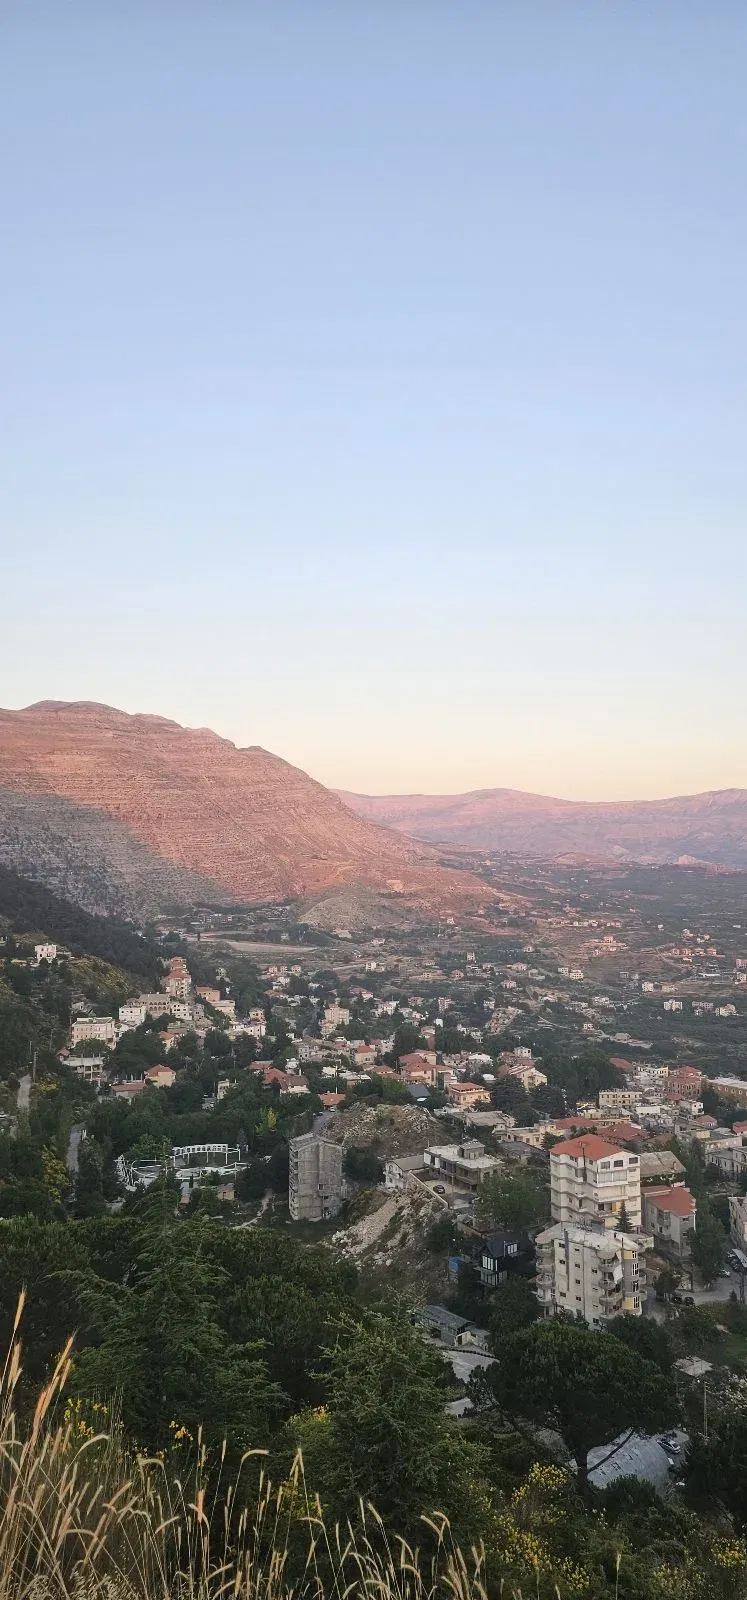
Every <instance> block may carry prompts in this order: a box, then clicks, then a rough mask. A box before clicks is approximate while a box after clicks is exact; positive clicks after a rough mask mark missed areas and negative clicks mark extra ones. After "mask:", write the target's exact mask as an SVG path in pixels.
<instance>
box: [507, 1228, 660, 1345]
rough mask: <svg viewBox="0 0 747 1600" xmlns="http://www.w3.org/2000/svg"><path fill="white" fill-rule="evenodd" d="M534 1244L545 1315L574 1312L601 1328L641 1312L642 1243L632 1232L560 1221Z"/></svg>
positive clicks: (541, 1303) (643, 1291)
mask: <svg viewBox="0 0 747 1600" xmlns="http://www.w3.org/2000/svg"><path fill="white" fill-rule="evenodd" d="M534 1243H535V1250H536V1252H537V1291H536V1292H537V1299H538V1301H539V1304H540V1307H541V1309H542V1313H543V1315H544V1316H545V1317H552V1316H557V1314H558V1312H561V1311H564V1312H571V1313H573V1314H575V1315H577V1316H581V1317H583V1318H584V1320H585V1321H586V1322H588V1323H589V1325H590V1326H591V1327H592V1328H601V1327H603V1326H604V1324H605V1322H607V1321H609V1320H610V1319H611V1318H612V1317H619V1316H622V1315H623V1314H624V1313H626V1312H627V1313H628V1314H629V1315H630V1316H634V1317H640V1316H641V1313H642V1302H643V1301H644V1299H645V1282H646V1278H645V1269H644V1265H643V1248H642V1245H641V1242H640V1240H638V1239H636V1238H635V1237H634V1236H633V1235H632V1234H629V1233H622V1232H617V1231H614V1230H612V1229H603V1228H602V1229H594V1228H588V1227H579V1226H578V1225H574V1224H572V1223H561V1222H556V1223H555V1225H554V1226H553V1227H551V1228H546V1229H545V1230H544V1232H542V1233H538V1234H537V1237H536V1239H535V1241H534Z"/></svg>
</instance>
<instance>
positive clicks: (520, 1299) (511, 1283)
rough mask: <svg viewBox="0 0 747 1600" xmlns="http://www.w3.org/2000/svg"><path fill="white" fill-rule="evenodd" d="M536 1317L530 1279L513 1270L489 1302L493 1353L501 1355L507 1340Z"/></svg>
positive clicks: (537, 1311) (535, 1298)
mask: <svg viewBox="0 0 747 1600" xmlns="http://www.w3.org/2000/svg"><path fill="white" fill-rule="evenodd" d="M538 1316H539V1306H538V1304H537V1297H536V1295H535V1293H534V1290H533V1288H532V1286H531V1284H530V1282H529V1279H528V1278H522V1277H520V1275H519V1274H518V1273H514V1274H513V1276H512V1277H510V1278H509V1279H508V1281H507V1283H503V1284H501V1287H500V1288H499V1289H497V1290H496V1292H495V1294H494V1295H493V1298H492V1300H491V1302H490V1317H489V1324H488V1325H489V1329H490V1348H491V1350H492V1351H493V1354H494V1355H496V1356H498V1355H500V1353H501V1350H502V1348H503V1346H504V1345H505V1343H506V1340H507V1339H509V1338H510V1337H511V1335H512V1334H514V1333H518V1332H519V1331H520V1329H522V1328H528V1327H530V1326H531V1324H532V1323H533V1322H536V1320H537V1317H538Z"/></svg>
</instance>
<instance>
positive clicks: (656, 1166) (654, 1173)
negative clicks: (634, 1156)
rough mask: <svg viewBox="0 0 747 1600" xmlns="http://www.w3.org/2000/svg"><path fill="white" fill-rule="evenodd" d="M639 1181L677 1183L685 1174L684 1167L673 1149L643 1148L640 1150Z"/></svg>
mask: <svg viewBox="0 0 747 1600" xmlns="http://www.w3.org/2000/svg"><path fill="white" fill-rule="evenodd" d="M640 1160H641V1183H642V1184H643V1185H644V1187H645V1185H646V1184H650V1183H655V1184H658V1185H659V1187H661V1186H662V1184H664V1183H677V1182H678V1180H679V1179H680V1178H683V1177H684V1175H685V1168H684V1167H683V1165H682V1162H681V1161H680V1159H679V1157H678V1156H676V1155H675V1154H674V1151H673V1150H643V1151H642V1152H641V1158H640Z"/></svg>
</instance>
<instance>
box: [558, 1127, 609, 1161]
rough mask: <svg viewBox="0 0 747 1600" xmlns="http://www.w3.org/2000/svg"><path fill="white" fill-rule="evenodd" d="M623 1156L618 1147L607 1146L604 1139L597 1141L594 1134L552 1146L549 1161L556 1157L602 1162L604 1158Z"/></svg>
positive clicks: (583, 1135) (583, 1134)
mask: <svg viewBox="0 0 747 1600" xmlns="http://www.w3.org/2000/svg"><path fill="white" fill-rule="evenodd" d="M625 1154H626V1152H625V1151H624V1150H621V1149H620V1147H619V1145H616V1144H608V1143H607V1140H606V1139H599V1138H598V1137H597V1135H596V1134H595V1133H582V1135H581V1137H580V1139H566V1140H565V1141H564V1143H563V1144H555V1145H553V1147H552V1150H551V1151H550V1160H551V1161H553V1160H554V1159H555V1157H556V1156H571V1157H573V1158H577V1157H580V1156H585V1157H586V1160H587V1161H603V1160H604V1158H605V1156H622V1155H625Z"/></svg>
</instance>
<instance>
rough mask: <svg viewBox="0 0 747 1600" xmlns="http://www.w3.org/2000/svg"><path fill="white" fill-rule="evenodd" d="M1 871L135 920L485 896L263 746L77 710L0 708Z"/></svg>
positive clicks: (464, 901)
mask: <svg viewBox="0 0 747 1600" xmlns="http://www.w3.org/2000/svg"><path fill="white" fill-rule="evenodd" d="M0 864H3V865H5V866H7V867H9V868H12V869H13V870H15V871H18V872H21V873H24V874H26V875H28V876H29V877H33V878H35V879H36V880H37V881H38V882H41V883H44V884H46V885H47V886H48V887H49V888H51V889H53V890H54V891H55V892H56V893H58V894H61V895H64V896H65V897H66V898H68V899H70V900H73V901H75V902H76V903H78V904H80V905H83V906H85V907H86V908H87V909H88V910H91V911H95V912H105V913H109V914H112V913H115V914H119V915H124V916H130V917H134V918H137V919H140V918H142V917H144V916H147V915H150V914H153V913H155V912H157V911H159V910H164V909H170V908H175V907H177V906H179V905H188V904H194V903H195V902H197V903H202V904H208V905H215V904H218V905H220V904H224V905H225V904H227V903H232V902H234V903H236V902H238V903H242V902H243V903H247V904H248V903H254V904H257V903H263V902H266V901H282V900H313V899H314V898H315V897H316V898H318V897H319V896H320V895H323V894H325V893H327V892H328V891H329V890H330V889H336V888H340V887H345V886H349V885H360V886H361V887H365V888H367V889H369V890H375V891H376V892H377V893H378V894H380V895H382V896H385V897H386V896H391V895H394V896H397V897H400V898H406V899H409V900H411V901H412V902H413V904H415V905H420V906H422V907H424V908H427V909H428V910H429V911H434V912H441V911H445V910H457V909H462V908H464V909H473V910H474V909H476V908H477V906H478V905H479V903H481V902H484V901H486V900H487V899H489V898H490V896H491V891H490V890H488V889H486V888H485V886H484V885H482V884H480V883H478V881H477V880H476V879H475V878H473V877H471V876H470V875H469V874H468V873H460V872H454V871H450V870H449V869H447V868H443V867H441V865H440V864H439V861H438V857H437V852H435V851H434V850H432V849H430V848H429V847H428V846H427V845H419V844H415V843H413V842H412V841H411V840H408V839H403V838H402V837H401V836H400V835H399V834H397V833H392V832H390V831H387V830H385V829H383V828H380V827H377V826H375V825H374V824H372V823H370V822H367V821H364V820H363V819H361V818H360V817H357V816H355V815H353V814H352V813H351V811H350V810H349V809H348V808H347V807H346V806H344V805H343V804H342V802H341V801H340V800H339V799H338V798H337V796H336V795H335V794H333V793H332V791H331V790H329V789H325V788H324V787H323V786H322V784H320V783H316V782H315V781H314V779H313V778H310V777H308V776H307V774H306V773H305V772H301V771H299V769H298V768H297V767H292V766H290V765H289V764H288V762H286V761H282V760H281V759H280V757H278V756H274V755H270V754H269V753H268V752H267V751H266V750H262V749H259V748H258V747H256V746H253V747H251V748H250V749H245V750H242V749H238V748H237V747H236V746H235V745H234V744H232V743H231V742H230V740H228V739H221V738H219V736H218V735H217V734H215V733H211V732H210V730H209V729H206V728H199V729H194V728H182V727H180V726H179V724H178V723H176V722H169V721H167V720H165V719H164V718H162V717H154V716H130V715H128V714H127V713H126V712H123V711H116V710H114V709H113V708H112V707H111V706H103V705H95V704H91V703H88V702H81V701H76V702H72V703H68V702H64V701H55V700H49V701H42V702H40V703H39V704H37V705H33V706H27V707H26V708H25V709H24V710H22V711H0Z"/></svg>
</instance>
